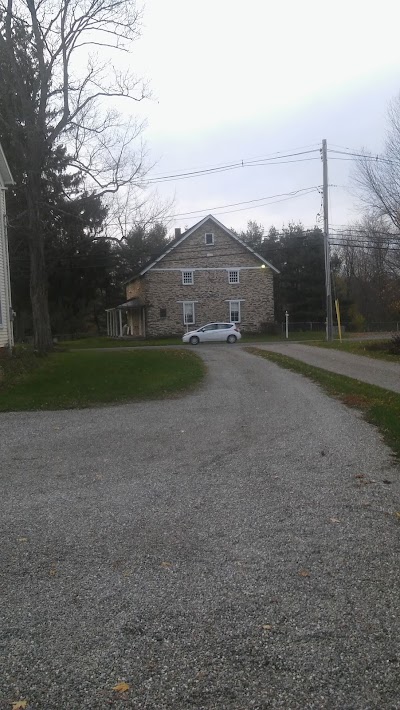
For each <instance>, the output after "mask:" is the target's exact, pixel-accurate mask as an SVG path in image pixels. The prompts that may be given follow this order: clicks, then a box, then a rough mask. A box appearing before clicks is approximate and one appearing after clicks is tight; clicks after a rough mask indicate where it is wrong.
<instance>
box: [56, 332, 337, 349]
mask: <svg viewBox="0 0 400 710" xmlns="http://www.w3.org/2000/svg"><path fill="white" fill-rule="evenodd" d="M324 338H325V333H322V332H318V331H299V332H297V333H290V335H289V341H291V342H295V341H298V340H316V341H318V342H320V340H323V339H324ZM282 340H283V341H284V340H285V338H284V336H282V335H266V334H264V333H253V334H252V333H246V332H243V333H242V339H241V342H244V343H255V342H266V343H275V342H281V341H282ZM58 345H59V347H60V348H66V349H67V350H81V349H90V348H94V349H97V348H140V347H143V346H148V345H154V346H155V347H161V346H163V345H164V346H165V345H182V340H181V338H159V339H155V338H154V339H149V340H130V339H126V340H125V339H124V340H120V339H119V338H108V337H106V336H103V337H96V338H79V339H77V340H62V341H60V342H59V343H58Z"/></svg>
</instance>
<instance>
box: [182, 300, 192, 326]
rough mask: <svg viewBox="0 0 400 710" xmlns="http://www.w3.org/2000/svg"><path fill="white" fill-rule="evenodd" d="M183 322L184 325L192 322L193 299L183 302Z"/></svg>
mask: <svg viewBox="0 0 400 710" xmlns="http://www.w3.org/2000/svg"><path fill="white" fill-rule="evenodd" d="M183 322H184V324H185V325H190V324H193V323H194V301H184V302H183Z"/></svg>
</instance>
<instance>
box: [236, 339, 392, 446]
mask: <svg viewBox="0 0 400 710" xmlns="http://www.w3.org/2000/svg"><path fill="white" fill-rule="evenodd" d="M245 349H246V351H247V352H249V353H252V354H253V355H258V356H259V357H263V358H265V359H266V360H269V361H271V362H274V363H275V364H276V365H280V367H284V368H286V369H287V370H292V371H293V372H297V373H298V374H300V375H304V376H305V377H308V378H309V379H310V380H313V382H316V383H317V384H319V385H321V387H322V389H323V390H324V391H325V392H327V393H328V394H329V395H331V396H333V397H337V398H338V399H340V400H341V401H342V402H343V403H344V404H346V405H347V406H349V407H355V408H357V409H359V410H361V411H362V413H363V416H364V417H365V419H366V420H367V421H368V422H369V423H370V424H374V425H375V426H376V427H377V428H378V429H379V431H380V433H381V434H382V436H383V438H384V440H385V442H386V443H387V444H388V446H390V447H391V449H392V450H393V451H394V453H395V455H396V458H398V459H400V395H399V394H397V393H396V392H391V391H390V390H385V389H383V388H382V387H376V386H375V385H369V384H366V383H365V382H360V380H354V379H353V378H352V377H346V376H345V375H336V374H335V373H334V372H328V371H327V370H323V369H322V368H319V367H313V366H312V365H307V364H306V363H304V362H301V361H300V360H295V359H294V358H291V357H288V356H287V355H280V354H278V353H273V352H269V351H267V350H260V349H259V348H256V347H246V348H245Z"/></svg>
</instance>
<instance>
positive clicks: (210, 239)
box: [204, 232, 214, 246]
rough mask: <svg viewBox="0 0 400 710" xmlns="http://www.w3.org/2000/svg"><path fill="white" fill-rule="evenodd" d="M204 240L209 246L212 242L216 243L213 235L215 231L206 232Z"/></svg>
mask: <svg viewBox="0 0 400 710" xmlns="http://www.w3.org/2000/svg"><path fill="white" fill-rule="evenodd" d="M204 241H205V243H206V244H207V245H208V246H211V245H212V244H214V235H213V233H212V232H206V234H205V238H204Z"/></svg>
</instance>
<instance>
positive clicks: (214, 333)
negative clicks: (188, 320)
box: [182, 323, 242, 345]
mask: <svg viewBox="0 0 400 710" xmlns="http://www.w3.org/2000/svg"><path fill="white" fill-rule="evenodd" d="M241 337H242V336H241V334H240V330H239V328H238V327H237V324H236V323H207V325H203V326H202V327H201V328H197V330H190V331H189V332H188V333H185V335H184V336H183V338H182V340H183V342H184V343H190V344H191V345H198V343H211V342H213V343H215V342H217V341H219V342H224V343H236V341H237V340H240V338H241Z"/></svg>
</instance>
